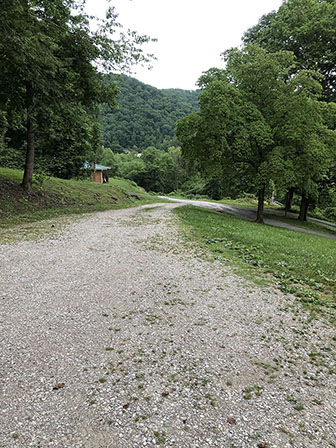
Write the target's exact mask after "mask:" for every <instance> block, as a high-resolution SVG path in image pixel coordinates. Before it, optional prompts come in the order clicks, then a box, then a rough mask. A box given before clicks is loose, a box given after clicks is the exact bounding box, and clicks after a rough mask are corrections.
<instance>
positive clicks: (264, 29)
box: [243, 0, 336, 101]
mask: <svg viewBox="0 0 336 448" xmlns="http://www.w3.org/2000/svg"><path fill="white" fill-rule="evenodd" d="M335 30H336V2H335V0H287V1H285V2H284V3H283V4H282V5H281V6H280V8H279V10H278V11H276V12H271V13H269V14H266V15H264V16H262V17H261V19H260V20H259V23H258V24H257V25H255V26H253V27H252V28H250V29H249V30H248V31H247V32H246V33H245V35H244V37H243V39H244V42H245V43H256V44H258V45H260V46H261V47H263V48H265V49H266V50H268V51H270V52H276V51H279V50H287V51H292V52H293V53H294V55H295V57H296V66H295V69H294V70H295V71H299V70H302V69H305V70H315V71H317V72H319V73H320V74H321V75H322V76H323V78H322V81H321V82H322V87H323V99H324V100H326V101H336V88H335V85H336V71H335V67H336V33H335Z"/></svg>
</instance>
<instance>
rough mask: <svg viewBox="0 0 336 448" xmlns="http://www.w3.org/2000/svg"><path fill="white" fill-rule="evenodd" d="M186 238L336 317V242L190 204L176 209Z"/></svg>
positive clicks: (254, 276) (240, 271) (251, 274)
mask: <svg viewBox="0 0 336 448" xmlns="http://www.w3.org/2000/svg"><path fill="white" fill-rule="evenodd" d="M174 212H175V213H176V214H177V215H178V217H179V219H180V223H181V225H182V226H183V228H184V230H185V234H186V236H187V238H189V239H192V240H196V241H197V242H198V243H199V244H200V246H201V247H203V248H207V249H208V250H209V251H210V252H211V253H212V254H213V255H214V257H215V258H217V259H219V260H220V261H223V262H229V263H230V264H233V265H235V266H236V267H237V268H238V269H237V270H238V273H240V274H243V275H245V276H247V277H248V278H250V279H252V280H257V281H260V279H261V280H263V281H266V282H271V283H272V284H275V285H276V286H277V287H279V288H280V289H281V290H282V291H283V292H288V293H293V294H295V295H296V296H297V297H299V298H300V300H301V301H302V302H303V303H305V304H310V305H313V306H316V308H319V307H321V306H323V307H326V308H327V310H328V313H329V314H331V315H332V316H333V317H334V318H336V314H335V310H336V296H335V293H336V263H335V260H336V241H334V240H330V239H325V238H322V237H318V236H315V235H309V234H304V233H299V232H295V231H291V230H286V229H279V228H275V227H271V226H265V225H260V224H256V223H254V222H248V221H244V220H242V219H239V218H235V217H232V216H228V215H225V214H218V213H216V212H215V211H211V210H207V209H203V208H195V207H191V206H186V207H179V208H177V209H175V210H174Z"/></svg>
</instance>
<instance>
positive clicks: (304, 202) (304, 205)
mask: <svg viewBox="0 0 336 448" xmlns="http://www.w3.org/2000/svg"><path fill="white" fill-rule="evenodd" d="M308 205H309V199H308V197H307V196H306V195H305V193H302V198H301V204H300V213H299V217H298V220H299V221H307V212H308Z"/></svg>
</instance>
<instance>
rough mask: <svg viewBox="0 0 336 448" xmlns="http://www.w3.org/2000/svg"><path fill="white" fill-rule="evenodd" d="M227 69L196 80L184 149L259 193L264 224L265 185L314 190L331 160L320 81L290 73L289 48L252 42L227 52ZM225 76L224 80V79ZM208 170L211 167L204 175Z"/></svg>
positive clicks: (182, 132) (183, 129)
mask: <svg viewBox="0 0 336 448" xmlns="http://www.w3.org/2000/svg"><path fill="white" fill-rule="evenodd" d="M224 59H225V61H226V69H225V71H220V70H214V69H212V70H211V72H207V73H206V74H205V75H203V76H202V77H201V78H200V83H201V85H202V86H203V91H202V93H201V95H200V106H201V110H200V113H199V114H193V115H190V116H189V117H187V118H186V119H184V120H181V121H180V122H179V124H178V128H177V135H178V137H179V138H180V139H181V141H182V151H183V154H184V155H186V157H188V158H197V160H199V161H200V162H201V163H202V165H203V166H204V167H208V168H205V173H206V170H208V171H209V169H210V172H211V171H212V172H213V170H214V169H215V170H217V171H218V170H221V171H222V175H224V173H225V171H226V172H227V171H228V167H229V170H230V171H231V173H233V174H234V176H237V174H238V173H239V175H241V176H244V177H245V178H248V179H249V182H250V184H251V185H252V186H253V187H254V188H255V189H256V190H257V195H258V210H257V221H258V222H263V204H264V196H265V190H266V187H267V185H268V184H269V183H270V182H274V183H275V184H277V185H278V187H282V188H287V187H290V186H293V185H294V186H295V187H297V188H300V189H301V191H302V192H305V191H306V192H307V191H312V189H313V187H312V185H313V183H314V179H316V178H318V177H320V176H322V175H323V174H324V172H325V170H326V165H327V163H328V160H329V152H328V148H327V145H326V144H325V142H326V138H327V134H328V133H327V129H326V128H325V126H324V124H323V119H322V116H321V113H320V109H319V103H318V102H317V101H316V98H317V97H318V95H319V94H320V91H321V86H320V84H319V82H318V80H317V79H316V78H318V76H317V75H316V74H315V73H313V72H310V71H301V72H299V73H297V74H296V75H295V76H293V75H290V73H291V69H292V67H293V66H294V63H295V58H294V55H293V54H292V53H289V52H284V51H279V52H276V53H268V52H267V51H266V50H263V49H262V48H261V47H259V46H257V45H247V46H246V47H244V48H242V49H241V50H239V49H237V48H234V49H231V50H229V51H227V52H225V53H224ZM224 75H225V77H226V80H225V78H224ZM206 174H207V175H209V172H208V173H206Z"/></svg>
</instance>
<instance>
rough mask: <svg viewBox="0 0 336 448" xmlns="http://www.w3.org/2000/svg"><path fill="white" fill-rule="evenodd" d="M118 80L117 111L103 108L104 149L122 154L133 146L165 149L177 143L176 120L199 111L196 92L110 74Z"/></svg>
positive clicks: (106, 107)
mask: <svg viewBox="0 0 336 448" xmlns="http://www.w3.org/2000/svg"><path fill="white" fill-rule="evenodd" d="M109 79H110V81H111V82H114V81H117V84H118V89H119V92H120V93H119V95H118V97H117V101H118V103H119V107H118V109H115V110H111V109H110V108H109V107H108V106H104V107H103V117H102V125H103V137H104V145H105V147H109V148H111V149H112V150H113V151H114V152H121V151H122V150H123V149H129V148H133V147H134V146H136V147H137V148H138V149H139V150H142V149H144V148H147V147H148V146H155V147H156V148H160V149H167V148H168V147H169V146H176V145H178V144H179V142H178V140H177V139H176V136H175V127H176V123H177V121H178V120H179V119H180V118H181V117H183V116H185V115H188V114H190V113H191V112H193V111H198V110H199V105H198V95H199V92H198V91H195V90H183V89H157V88H156V87H152V86H150V85H147V84H144V83H142V82H141V81H138V80H137V79H135V78H132V77H129V76H126V75H111V76H110V77H109Z"/></svg>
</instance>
